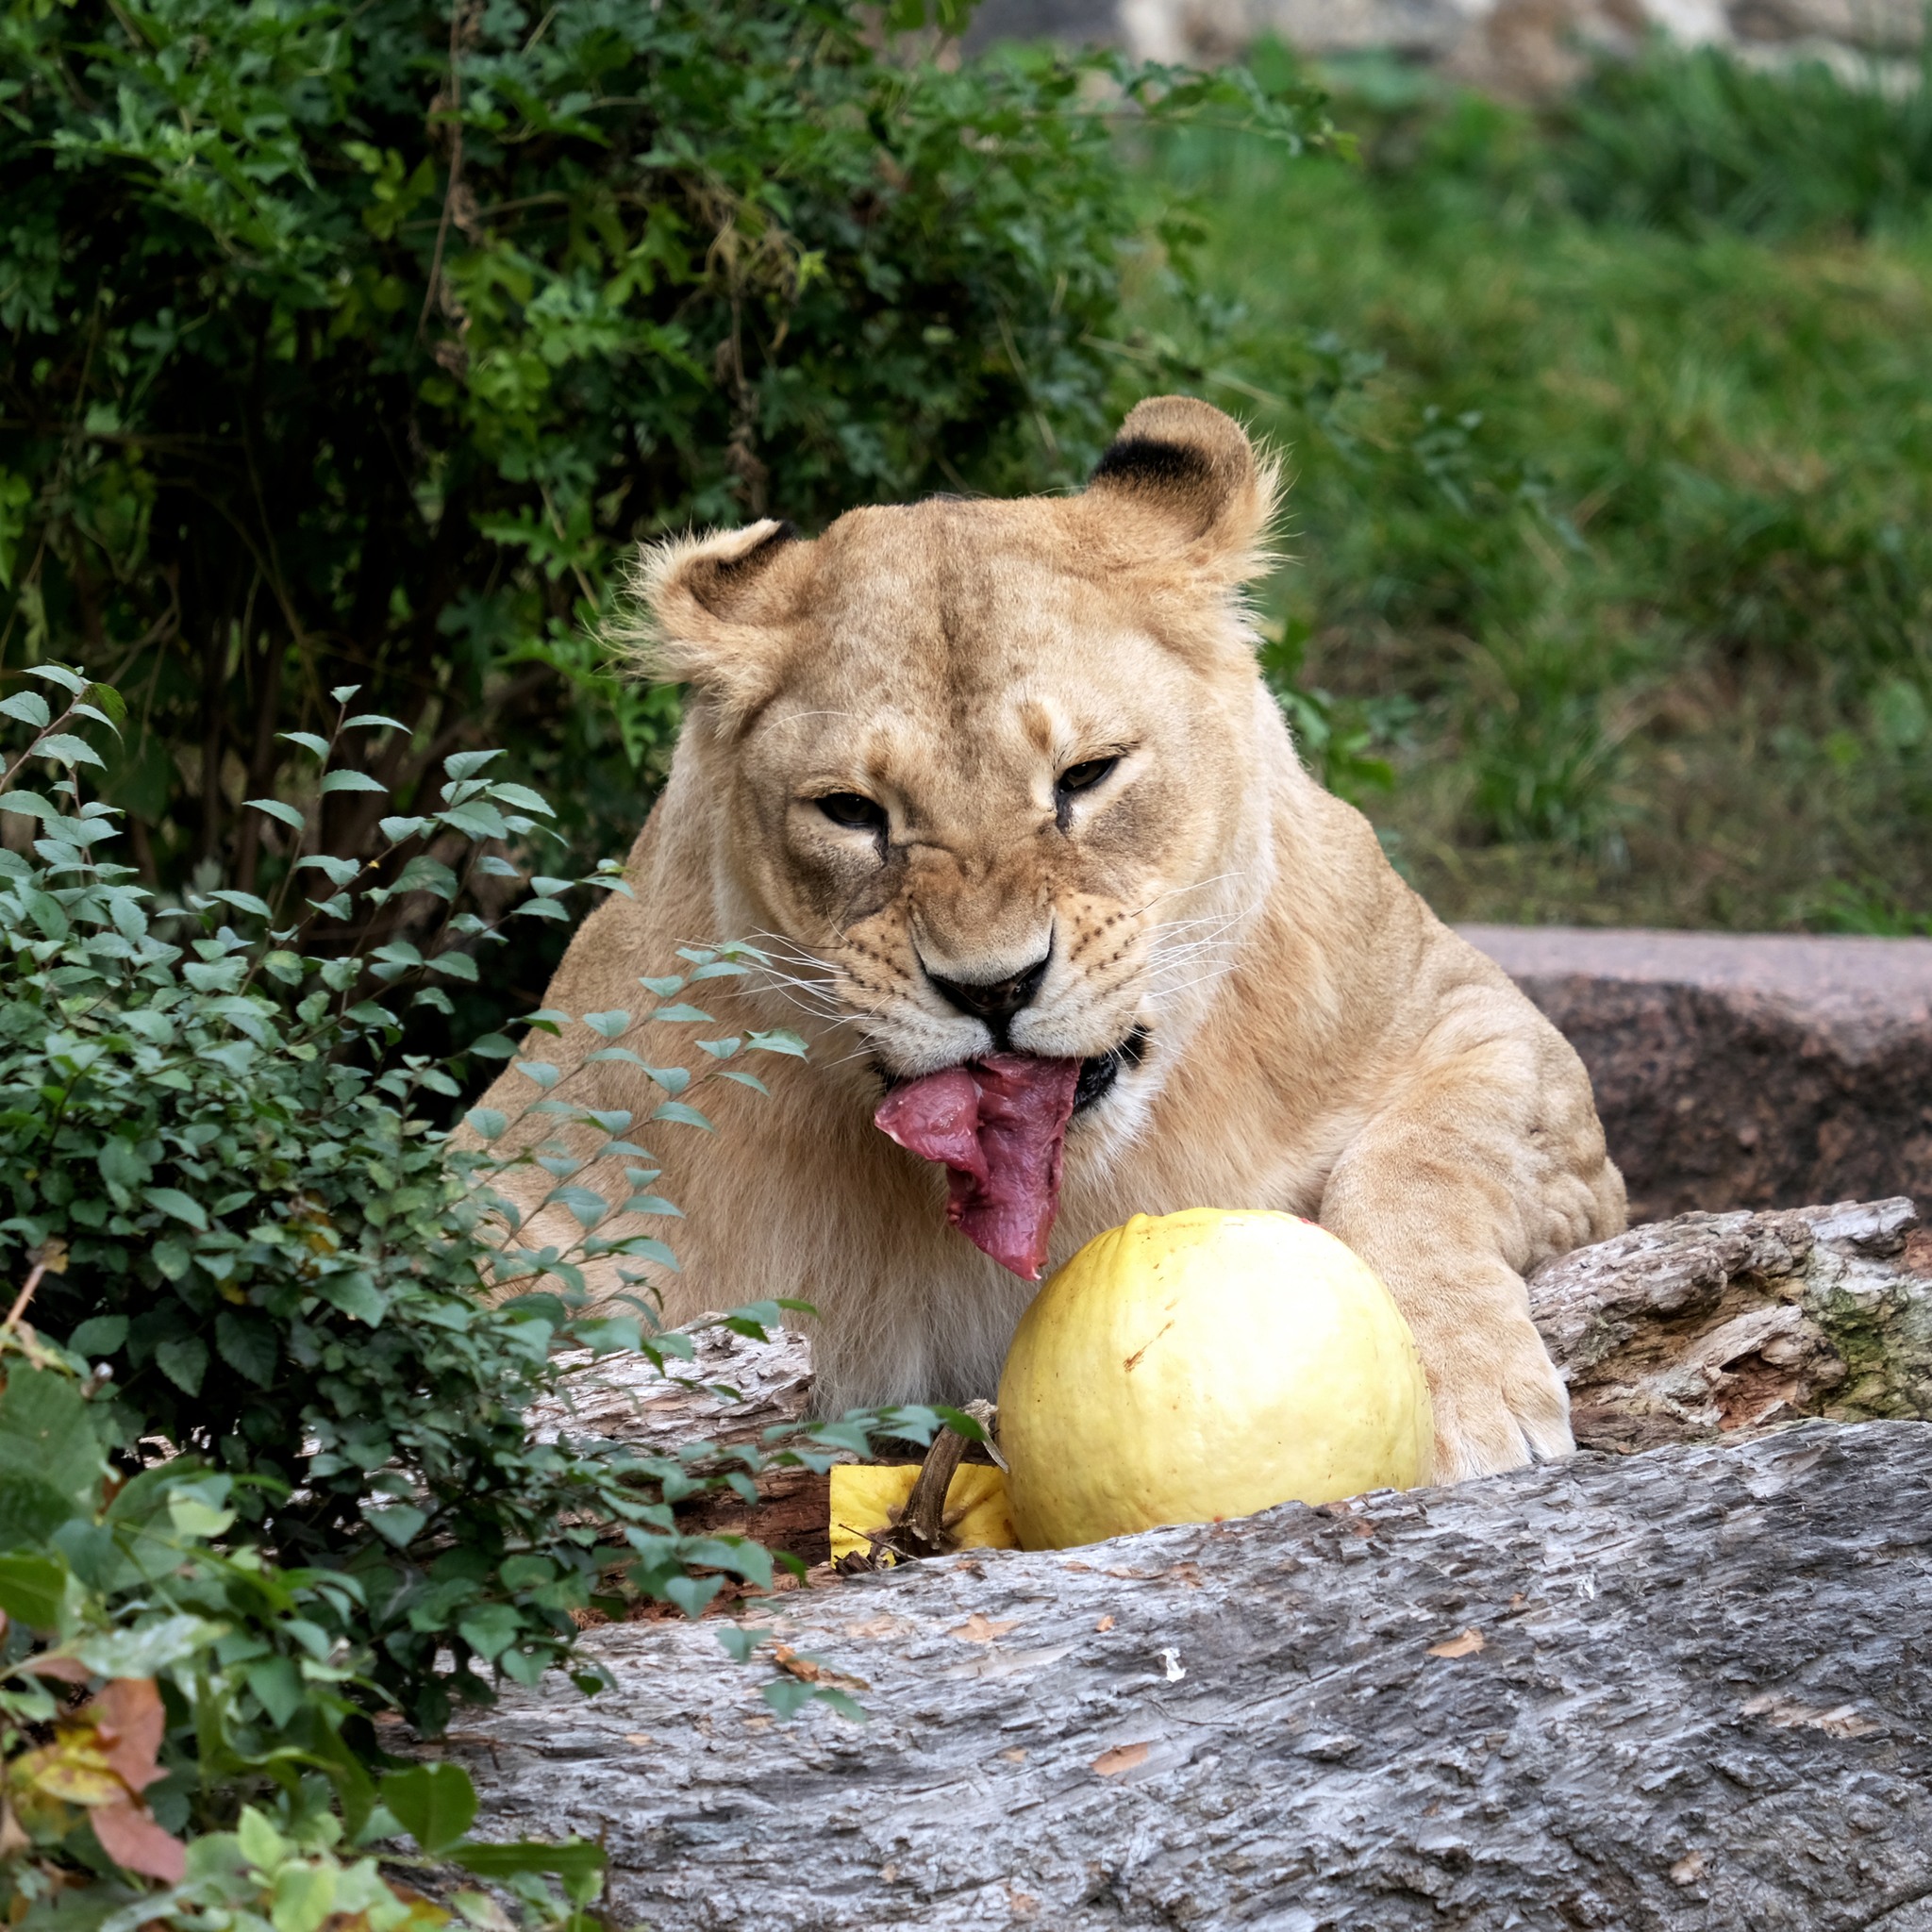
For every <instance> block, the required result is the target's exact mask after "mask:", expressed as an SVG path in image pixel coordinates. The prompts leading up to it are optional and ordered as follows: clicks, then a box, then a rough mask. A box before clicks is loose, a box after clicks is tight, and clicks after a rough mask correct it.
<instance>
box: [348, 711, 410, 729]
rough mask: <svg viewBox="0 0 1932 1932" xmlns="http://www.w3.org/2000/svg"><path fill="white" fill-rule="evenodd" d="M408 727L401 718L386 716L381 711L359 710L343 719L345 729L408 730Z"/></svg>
mask: <svg viewBox="0 0 1932 1932" xmlns="http://www.w3.org/2000/svg"><path fill="white" fill-rule="evenodd" d="M408 728H409V727H408V725H407V724H404V723H403V721H402V720H401V719H400V718H390V717H385V716H384V714H383V713H382V712H380V711H358V712H357V713H356V715H355V716H354V717H353V718H344V719H343V720H342V729H343V730H344V731H407V730H408Z"/></svg>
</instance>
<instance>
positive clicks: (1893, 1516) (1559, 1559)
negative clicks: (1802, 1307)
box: [443, 1422, 1932, 1932]
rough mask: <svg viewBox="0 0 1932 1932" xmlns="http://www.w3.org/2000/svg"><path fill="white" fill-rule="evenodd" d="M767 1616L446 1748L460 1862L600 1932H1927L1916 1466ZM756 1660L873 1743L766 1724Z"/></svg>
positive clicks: (1839, 1463)
mask: <svg viewBox="0 0 1932 1932" xmlns="http://www.w3.org/2000/svg"><path fill="white" fill-rule="evenodd" d="M774 1612H775V1613H774ZM774 1612H767V1613H766V1614H765V1615H764V1616H763V1617H762V1618H761V1619H760V1620H758V1621H757V1622H756V1623H755V1624H754V1628H756V1629H757V1630H758V1634H759V1636H760V1639H761V1641H762V1643H763V1645H764V1646H765V1647H764V1648H763V1649H762V1650H761V1651H760V1652H759V1653H758V1655H757V1656H755V1657H754V1660H753V1662H752V1663H751V1664H750V1665H748V1666H741V1665H735V1664H733V1663H731V1662H730V1661H728V1660H727V1659H726V1657H725V1656H724V1652H723V1651H722V1650H721V1649H720V1647H719V1645H718V1643H717V1641H715V1638H714V1636H713V1635H712V1633H711V1630H710V1629H709V1628H708V1626H706V1625H704V1624H662V1623H659V1624H622V1625H613V1626H609V1627H608V1628H606V1629H601V1630H597V1631H594V1632H591V1634H590V1638H589V1643H590V1646H591V1649H592V1651H593V1652H594V1654H595V1655H596V1656H597V1657H599V1658H600V1660H601V1661H602V1662H603V1663H604V1664H605V1666H606V1667H607V1668H608V1670H609V1671H610V1673H611V1674H612V1676H613V1678H614V1679H615V1686H614V1688H613V1689H611V1690H609V1691H605V1692H603V1693H602V1694H600V1695H599V1696H597V1697H595V1698H593V1699H590V1700H585V1699H583V1698H581V1697H579V1696H578V1695H577V1694H576V1693H575V1691H572V1690H571V1689H570V1688H569V1687H568V1685H566V1684H564V1683H563V1682H562V1681H561V1680H560V1679H559V1680H558V1681H557V1682H556V1683H555V1684H554V1685H547V1686H546V1687H545V1688H544V1689H543V1690H541V1691H537V1692H523V1691H512V1692H510V1693H509V1694H508V1695H506V1697H505V1699H504V1702H503V1704H502V1705H501V1706H500V1707H497V1708H496V1709H495V1710H494V1711H492V1712H491V1713H489V1714H487V1715H484V1716H482V1717H466V1718H465V1719H464V1720H462V1725H461V1728H460V1729H458V1731H456V1732H454V1733H453V1734H452V1735H451V1737H450V1738H449V1740H447V1742H446V1744H445V1746H444V1747H443V1748H444V1749H445V1750H446V1751H447V1753H448V1755H449V1756H450V1757H453V1758H456V1759H458V1761H460V1762H461V1763H463V1764H464V1765H465V1766H466V1767H467V1768H468V1769H469V1771H470V1772H471V1774H472V1775H473V1777H474V1778H475V1781H476V1784H477V1788H478V1790H479V1791H480V1792H481V1793H482V1795H483V1801H484V1810H483V1813H482V1817H481V1820H480V1821H479V1827H480V1828H481V1829H482V1830H483V1831H484V1832H485V1833H486V1835H489V1836H492V1837H496V1836H502V1837H509V1836H514V1835H521V1834H525V1833H528V1834H535V1835H544V1836H553V1835H558V1834H563V1833H571V1832H575V1833H579V1834H582V1835H584V1836H587V1837H591V1838H595V1839H599V1840H602V1841H603V1843H604V1845H605V1846H606V1848H607V1850H608V1855H609V1860H610V1868H609V1875H610V1890H611V1898H610V1907H609V1908H610V1909H611V1910H612V1911H613V1913H614V1915H615V1917H616V1918H617V1920H618V1921H619V1922H620V1923H631V1922H634V1921H636V1920H638V1919H640V1918H641V1919H643V1920H644V1921H645V1922H646V1923H648V1924H650V1925H652V1926H654V1927H656V1928H658V1932H727V1928H731V1932H736V1928H751V1927H757V1928H758V1932H831V1928H853V1932H859V1928H867V1932H869V1928H874V1927H883V1926H896V1925H919V1926H922V1927H930V1928H935V1932H944V1928H960V1932H964V1928H968V1927H971V1928H974V1932H977V1928H980V1927H984V1926H990V1925H1006V1924H1022V1925H1027V1924H1031V1925H1041V1926H1047V1927H1052V1928H1055V1932H1100V1928H1103V1927H1105V1928H1109V1932H1112V1928H1119V1927H1125V1926H1148V1927H1153V1926H1165V1927H1190V1928H1203V1932H1209V1928H1212V1932H1219V1928H1223V1927H1227V1928H1232V1927H1235V1926H1241V1927H1266V1928H1269V1932H1317V1928H1324V1927H1348V1928H1351V1932H1403V1928H1409V1927H1416V1928H1420V1927H1423V1926H1429V1927H1437V1926H1441V1925H1443V1924H1453V1925H1457V1926H1461V1927H1467V1928H1472V1932H1490V1928H1494V1932H1502V1928H1504V1927H1508V1926H1514V1927H1522V1928H1527V1932H1542V1928H1547V1932H1559V1928H1560V1932H1570V1928H1574V1927H1578V1926H1599V1927H1615V1928H1624V1927H1630V1928H1635V1927H1646V1928H1661V1932H1678V1928H1682V1932H1691V1928H1693V1927H1694V1928H1698V1932H1705V1928H1709V1927H1716V1926H1733V1925H1735V1926H1750V1927H1753V1928H1758V1932H1853V1928H1860V1932H1926V1928H1927V1925H1928V1923H1932V1906H1928V1904H1927V1900H1928V1899H1932V1876H1928V1874H1932V1642H1928V1635H1927V1633H1928V1631H1932V1426H1928V1425H1927V1424H1922V1423H1909V1422H1907V1423H1896V1422H1891V1423H1888V1422H1879V1423H1867V1424H1849V1425H1847V1424H1829V1423H1822V1422H1806V1423H1802V1424H1797V1425H1796V1426H1793V1427H1790V1428H1788V1429H1781V1430H1778V1431H1776V1432H1774V1433H1771V1434H1760V1435H1757V1436H1756V1437H1755V1438H1753V1439H1751V1440H1747V1441H1727V1442H1724V1443H1722V1444H1719V1445H1716V1446H1707V1445H1695V1444H1692V1445H1685V1446H1675V1447H1671V1448H1666V1449H1662V1450H1658V1451H1656V1452H1654V1453H1651V1454H1648V1455H1641V1456H1632V1457H1613V1456H1607V1455H1601V1454H1598V1455H1591V1454H1586V1455H1583V1456H1580V1457H1576V1458H1575V1459H1574V1460H1572V1461H1569V1462H1565V1463H1561V1464H1557V1465H1553V1466H1549V1467H1545V1468H1541V1469H1533V1470H1524V1471H1520V1472H1517V1473H1516V1474H1512V1475H1507V1476H1501V1477H1493V1478H1490V1479H1488V1480H1485V1481H1479V1482H1473V1483H1467V1484H1464V1485H1462V1486H1460V1487H1458V1488H1456V1489H1448V1490H1429V1491H1411V1492H1409V1493H1407V1494H1399V1495H1398V1494H1394V1493H1391V1492H1381V1493H1377V1494H1374V1495H1372V1496H1369V1497H1365V1498H1361V1499H1357V1502H1355V1503H1354V1504H1349V1505H1338V1506H1331V1507H1327V1508H1325V1509H1321V1510H1312V1509H1308V1508H1306V1507H1303V1506H1301V1505H1299V1504H1288V1505H1284V1506H1283V1507H1280V1508H1277V1509H1273V1510H1269V1511H1267V1512H1265V1513H1264V1514H1262V1515H1260V1516H1257V1517H1251V1518H1249V1519H1247V1520H1245V1521H1242V1522H1237V1523H1227V1524H1211V1525H1195V1526H1190V1527H1186V1528H1176V1529H1166V1530H1155V1531H1151V1532H1148V1533H1146V1534H1144V1535H1141V1536H1137V1537H1131V1538H1124V1539H1122V1540H1120V1541H1116V1542H1112V1543H1107V1544H1100V1545H1096V1546H1093V1547H1091V1548H1088V1549H1082V1550H1077V1551H1062V1552H1041V1553H1019V1552H998V1553H995V1552H984V1553H978V1554H976V1555H973V1556H961V1557H948V1558H944V1559H941V1560H939V1561H936V1562H929V1563H921V1564H916V1565H908V1566H905V1567H904V1568H902V1569H900V1570H897V1571H893V1572H889V1573H884V1574H874V1575H868V1576H863V1577H858V1578H853V1579H851V1580H849V1581H842V1582H839V1583H836V1584H834V1585H832V1586H831V1587H829V1588H824V1589H819V1590H812V1591H797V1592H794V1593H792V1594H791V1595H788V1596H786V1597H784V1598H783V1599H780V1600H779V1601H778V1603H777V1604H776V1605H774ZM780 1646H782V1655H781V1654H780ZM760 1657H762V1658H763V1659H765V1661H764V1662H763V1663H762V1664H761V1663H760V1661H759V1658H760ZM774 1660H775V1661H776V1662H777V1663H779V1664H781V1665H784V1666H786V1667H789V1669H790V1670H791V1672H792V1673H793V1674H806V1675H808V1676H813V1677H816V1678H818V1679H819V1680H820V1681H830V1682H836V1683H841V1684H844V1685H847V1686H850V1687H852V1690H853V1694H854V1695H855V1696H857V1697H858V1699H859V1701H860V1702H861V1704H862V1705H863V1706H864V1707H865V1709H866V1710H867V1712H868V1713H869V1721H867V1722H864V1723H853V1722H849V1721H847V1720H845V1719H844V1718H841V1717H840V1716H838V1715H837V1714H835V1713H834V1712H833V1711H832V1710H831V1709H829V1708H826V1707H824V1706H812V1707H808V1709H807V1710H806V1712H805V1713H804V1714H803V1715H802V1716H801V1717H799V1718H797V1719H795V1720H793V1721H792V1722H791V1724H789V1725H788V1724H779V1723H778V1722H777V1721H776V1720H774V1717H773V1715H772V1713H771V1711H770V1710H769V1709H768V1708H767V1707H766V1705H765V1703H764V1702H763V1701H762V1699H761V1696H760V1690H761V1687H762V1685H763V1684H764V1683H766V1682H768V1681H770V1680H771V1679H772V1674H773V1662H774Z"/></svg>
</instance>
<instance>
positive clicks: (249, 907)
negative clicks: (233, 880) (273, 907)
mask: <svg viewBox="0 0 1932 1932" xmlns="http://www.w3.org/2000/svg"><path fill="white" fill-rule="evenodd" d="M208 897H209V898H210V899H217V900H219V901H220V902H221V903H222V904H223V905H224V906H232V907H233V908H235V910H236V911H237V912H245V913H247V914H248V915H249V916H250V917H251V918H253V919H268V918H271V917H273V914H272V913H271V912H270V910H269V907H268V901H267V900H265V899H258V898H257V897H256V895H255V894H254V893H253V892H238V891H235V890H234V889H233V888H232V887H227V886H218V887H217V888H216V889H215V890H214V891H211V892H209V893H208Z"/></svg>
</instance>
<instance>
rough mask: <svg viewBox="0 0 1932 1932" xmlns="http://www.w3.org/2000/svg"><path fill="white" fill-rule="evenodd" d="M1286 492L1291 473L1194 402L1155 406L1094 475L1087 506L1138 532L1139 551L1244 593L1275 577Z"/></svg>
mask: <svg viewBox="0 0 1932 1932" xmlns="http://www.w3.org/2000/svg"><path fill="white" fill-rule="evenodd" d="M1280 487H1281V465H1280V464H1279V463H1278V462H1276V461H1275V460H1274V458H1271V457H1257V455H1256V452H1255V446H1254V444H1253V443H1251V442H1250V441H1248V439H1247V435H1246V433H1245V431H1243V430H1242V428H1241V425H1240V424H1239V423H1237V422H1236V421H1235V420H1234V418H1233V417H1232V416H1226V415H1224V414H1223V413H1222V412H1221V411H1220V410H1219V409H1217V408H1215V407H1214V406H1213V404H1211V403H1203V402H1198V401H1196V400H1195V399H1194V398H1193V397H1192V396H1150V397H1149V398H1148V399H1147V400H1146V401H1145V402H1143V403H1137V404H1136V405H1135V406H1134V408H1132V409H1131V410H1130V411H1129V412H1128V415H1127V419H1126V421H1125V422H1124V423H1123V424H1122V425H1121V426H1120V433H1119V434H1118V435H1117V436H1116V437H1115V438H1114V440H1113V441H1112V442H1111V443H1109V444H1108V447H1107V450H1106V452H1105V453H1104V454H1103V455H1102V457H1101V458H1100V460H1099V462H1097V463H1096V464H1095V465H1094V466H1093V475H1092V478H1091V481H1090V482H1089V483H1088V486H1087V497H1088V500H1089V501H1091V502H1093V503H1095V504H1096V506H1097V507H1100V508H1105V509H1106V510H1107V512H1108V515H1109V517H1111V518H1116V519H1119V520H1120V521H1122V522H1124V523H1127V524H1130V525H1131V526H1132V529H1131V535H1132V537H1133V538H1134V539H1135V540H1136V541H1137V543H1138V544H1142V545H1145V546H1146V547H1148V548H1151V549H1153V550H1155V551H1157V552H1165V553H1170V554H1172V553H1180V554H1183V555H1184V556H1185V557H1186V559H1187V560H1188V561H1189V562H1191V563H1192V564H1194V565H1195V566H1196V567H1197V568H1200V569H1202V570H1205V571H1206V572H1208V574H1209V575H1214V576H1216V577H1219V578H1221V579H1222V580H1223V581H1224V582H1227V583H1241V582H1243V581H1244V580H1245V579H1247V578H1249V577H1252V576H1257V575H1259V574H1260V573H1261V572H1262V571H1263V570H1264V569H1266V568H1267V564H1268V555H1267V547H1266V545H1267V536H1268V527H1269V525H1270V524H1271V523H1272V521H1273V520H1274V506H1275V499H1276V497H1277V495H1278V493H1279V491H1280ZM1124 534H1125V533H1124Z"/></svg>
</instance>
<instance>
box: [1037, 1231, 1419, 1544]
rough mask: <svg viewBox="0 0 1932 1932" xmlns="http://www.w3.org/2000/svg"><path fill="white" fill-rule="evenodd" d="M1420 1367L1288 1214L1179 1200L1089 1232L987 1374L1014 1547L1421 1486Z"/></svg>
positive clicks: (1399, 1328)
mask: <svg viewBox="0 0 1932 1932" xmlns="http://www.w3.org/2000/svg"><path fill="white" fill-rule="evenodd" d="M1433 1435H1434V1431H1433V1427H1432V1424H1431V1420H1430V1415H1429V1391H1428V1384H1427V1382H1426V1381H1425V1380H1424V1375H1423V1365H1422V1358H1421V1357H1420V1356H1419V1355H1418V1354H1417V1353H1416V1346H1415V1340H1414V1338H1413V1337H1412V1336H1411V1335H1410V1334H1409V1332H1408V1324H1407V1323H1406V1322H1405V1321H1404V1320H1403V1318H1402V1314H1401V1312H1400V1310H1399V1309H1398V1308H1397V1307H1396V1306H1395V1303H1394V1300H1393V1298H1392V1297H1391V1295H1390V1293H1389V1291H1388V1290H1387V1289H1386V1288H1385V1287H1383V1285H1382V1283H1381V1282H1380V1281H1379V1280H1377V1279H1376V1277H1375V1275H1374V1274H1373V1273H1372V1272H1371V1271H1370V1269H1369V1268H1368V1266H1367V1265H1366V1263H1364V1262H1363V1261H1362V1260H1361V1259H1360V1258H1359V1257H1357V1255H1356V1254H1355V1253H1354V1252H1353V1251H1352V1250H1351V1249H1349V1248H1347V1247H1345V1246H1344V1245H1343V1244H1342V1243H1341V1241H1337V1240H1336V1239H1335V1237H1334V1236H1333V1235H1331V1234H1329V1233H1327V1232H1326V1231H1325V1230H1324V1229H1323V1228H1320V1227H1317V1226H1316V1225H1315V1224H1313V1223H1312V1222H1307V1221H1302V1220H1298V1219H1297V1218H1296V1217H1295V1216H1294V1215H1292V1214H1272V1213H1261V1212H1250V1211H1246V1210H1241V1211H1229V1210H1224V1209H1220V1208H1190V1209H1188V1210H1187V1211H1186V1212H1185V1213H1180V1214H1167V1215H1161V1216H1158V1217H1156V1216H1149V1215H1145V1214H1137V1215H1135V1216H1134V1218H1133V1219H1132V1220H1131V1221H1129V1222H1128V1223H1127V1224H1126V1225H1125V1226H1124V1227H1116V1228H1113V1229H1111V1230H1110V1231H1109V1232H1108V1233H1106V1234H1103V1235H1097V1236H1095V1237H1094V1239H1093V1240H1092V1241H1089V1242H1088V1243H1087V1245H1086V1246H1085V1247H1084V1248H1082V1249H1081V1250H1080V1251H1079V1253H1078V1254H1076V1255H1075V1256H1074V1257H1073V1259H1072V1260H1070V1261H1069V1262H1068V1263H1067V1264H1066V1266H1065V1267H1063V1268H1062V1269H1060V1270H1059V1272H1058V1274H1055V1275H1054V1276H1053V1277H1052V1279H1051V1280H1049V1281H1048V1282H1047V1284H1046V1286H1045V1287H1044V1288H1043V1289H1041V1291H1040V1293H1039V1294H1038V1295H1037V1296H1035V1298H1034V1300H1033V1304H1032V1306H1031V1307H1029V1308H1028V1309H1027V1310H1026V1312H1025V1314H1024V1316H1023V1317H1022V1318H1021V1322H1020V1326H1019V1329H1018V1332H1017V1333H1016V1334H1015V1335H1014V1337H1013V1345H1012V1348H1011V1350H1010V1351H1009V1352H1008V1357H1007V1365H1006V1370H1005V1373H1004V1374H1002V1376H1001V1378H1000V1397H999V1440H1000V1449H1001V1452H1002V1453H1003V1454H1004V1456H1005V1457H1006V1459H1007V1462H1008V1468H1009V1474H1008V1480H1007V1493H1008V1500H1009V1502H1010V1505H1011V1508H1012V1515H1013V1523H1014V1526H1015V1527H1016V1528H1017V1530H1018V1531H1019V1536H1020V1541H1021V1544H1022V1545H1023V1547H1024V1548H1026V1549H1036V1550H1037V1549H1062V1548H1066V1547H1068V1546H1069V1545H1071V1544H1074V1543H1087V1542H1098V1541H1101V1540H1102V1539H1103V1538H1106V1537H1110V1536H1122V1535H1124V1534H1126V1533H1127V1532H1128V1531H1130V1530H1137V1529H1148V1528H1152V1527H1153V1526H1155V1525H1156V1524H1163V1523H1207V1522H1216V1521H1219V1520H1220V1519H1222V1518H1224V1517H1231V1516H1247V1515H1251V1514H1252V1513H1253V1512H1254V1511H1255V1510H1257V1509H1266V1508H1268V1507H1271V1506H1272V1505H1274V1504H1276V1503H1285V1502H1288V1501H1291V1500H1294V1501H1299V1502H1303V1503H1328V1502H1333V1501H1335V1500H1336V1499H1337V1498H1338V1497H1341V1496H1353V1495H1358V1494H1360V1493H1361V1492H1362V1491H1365V1490H1376V1489H1407V1488H1411V1487H1413V1486H1414V1485H1416V1484H1418V1483H1423V1482H1426V1481H1427V1480H1428V1479H1429V1472H1430V1462H1431V1445H1432V1442H1433Z"/></svg>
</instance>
